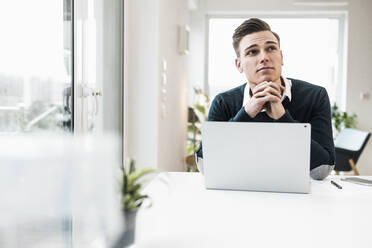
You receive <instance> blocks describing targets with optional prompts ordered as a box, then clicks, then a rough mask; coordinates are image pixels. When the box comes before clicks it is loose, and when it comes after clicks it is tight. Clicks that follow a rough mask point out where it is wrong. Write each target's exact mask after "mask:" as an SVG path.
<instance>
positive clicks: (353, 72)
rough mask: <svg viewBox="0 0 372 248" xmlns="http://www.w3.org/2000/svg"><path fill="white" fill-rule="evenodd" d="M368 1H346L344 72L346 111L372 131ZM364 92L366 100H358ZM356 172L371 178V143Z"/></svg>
mask: <svg viewBox="0 0 372 248" xmlns="http://www.w3.org/2000/svg"><path fill="white" fill-rule="evenodd" d="M371 12H372V1H370V0H352V1H351V0H350V1H349V37H348V38H349V47H348V50H349V51H348V61H347V63H348V70H347V75H348V76H347V82H348V83H347V97H346V108H347V111H351V112H355V113H356V114H357V115H358V126H359V128H360V129H362V130H368V131H372V78H371V66H372V61H371V58H372V15H371ZM362 92H365V93H368V94H369V97H368V98H367V99H365V100H362V99H361V98H360V93H362ZM357 166H358V168H359V172H360V173H361V174H363V175H372V140H370V141H369V144H368V145H367V146H366V148H365V150H364V152H363V154H362V155H361V157H360V160H359V161H358V165H357Z"/></svg>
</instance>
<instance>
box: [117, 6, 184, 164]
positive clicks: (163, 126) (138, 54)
mask: <svg viewBox="0 0 372 248" xmlns="http://www.w3.org/2000/svg"><path fill="white" fill-rule="evenodd" d="M124 7H125V30H124V33H125V41H124V44H125V48H124V57H125V59H124V68H125V69H124V77H125V88H124V91H125V103H124V106H125V117H124V118H125V121H124V122H125V124H124V138H125V156H127V157H133V158H135V159H136V160H137V162H138V166H140V167H148V166H151V167H155V168H158V169H160V170H170V171H180V170H184V169H183V167H184V162H183V161H184V156H185V142H186V141H185V138H186V111H187V108H186V88H187V78H186V74H187V70H186V68H187V64H186V59H187V58H186V56H185V55H180V54H178V53H177V49H176V48H177V47H176V44H177V25H183V24H185V23H186V22H187V1H186V0H178V1H174V0H127V1H125V6H124ZM163 61H166V65H167V66H166V72H165V73H166V77H167V84H166V85H163V84H162V74H163ZM162 90H165V91H166V93H164V92H162ZM163 106H164V109H163Z"/></svg>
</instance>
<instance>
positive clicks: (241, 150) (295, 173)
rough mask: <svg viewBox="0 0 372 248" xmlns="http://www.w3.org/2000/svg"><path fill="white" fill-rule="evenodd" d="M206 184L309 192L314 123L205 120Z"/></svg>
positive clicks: (204, 160)
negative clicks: (312, 127) (312, 125)
mask: <svg viewBox="0 0 372 248" xmlns="http://www.w3.org/2000/svg"><path fill="white" fill-rule="evenodd" d="M202 136H203V167H204V178H205V186H206V188H207V189H228V190H251V191H270V192H291V193H309V191H310V144H311V125H310V124H309V123H264V122H210V121H207V122H204V123H203V125H202Z"/></svg>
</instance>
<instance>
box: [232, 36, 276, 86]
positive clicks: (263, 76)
mask: <svg viewBox="0 0 372 248" xmlns="http://www.w3.org/2000/svg"><path fill="white" fill-rule="evenodd" d="M239 51H240V57H238V58H236V59H235V65H236V67H237V68H238V70H239V72H240V73H243V72H244V74H245V77H246V78H247V80H248V82H249V83H250V86H251V88H253V87H255V86H256V85H257V84H259V83H261V82H264V81H271V82H277V83H280V76H281V74H282V64H283V55H282V51H281V50H280V48H279V44H278V40H277V39H276V37H275V36H274V35H273V33H271V32H270V31H261V32H256V33H252V34H248V35H246V36H244V37H243V39H242V40H241V41H240V44H239Z"/></svg>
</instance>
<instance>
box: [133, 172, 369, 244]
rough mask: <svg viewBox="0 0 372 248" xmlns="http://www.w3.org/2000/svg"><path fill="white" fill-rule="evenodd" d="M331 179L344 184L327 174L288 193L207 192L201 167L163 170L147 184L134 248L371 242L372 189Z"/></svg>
mask: <svg viewBox="0 0 372 248" xmlns="http://www.w3.org/2000/svg"><path fill="white" fill-rule="evenodd" d="M367 178H368V177H367ZM369 178H370V179H371V178H372V177H369ZM333 179H334V180H335V181H336V182H339V184H341V185H342V187H343V189H338V188H336V187H335V186H334V185H332V184H331V183H330V179H329V178H328V179H327V180H325V181H312V186H311V193H310V194H290V193H266V192H251V191H222V190H206V189H205V188H204V178H203V176H202V175H200V174H198V173H162V174H160V175H158V177H157V178H155V179H154V180H153V181H152V182H151V183H150V184H149V185H148V187H147V188H146V192H147V193H148V194H149V195H150V196H151V198H152V201H153V206H152V207H151V208H149V209H142V210H141V211H140V212H139V215H138V219H137V229H136V232H137V234H136V247H151V248H155V247H159V248H167V247H169V248H183V247H187V248H194V247H211V248H214V247H234V248H235V247H312V248H317V247H327V248H329V247H337V248H341V247H347V248H353V247H369V248H370V247H372V187H368V186H360V185H356V184H352V183H347V182H342V181H340V180H339V177H333Z"/></svg>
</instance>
